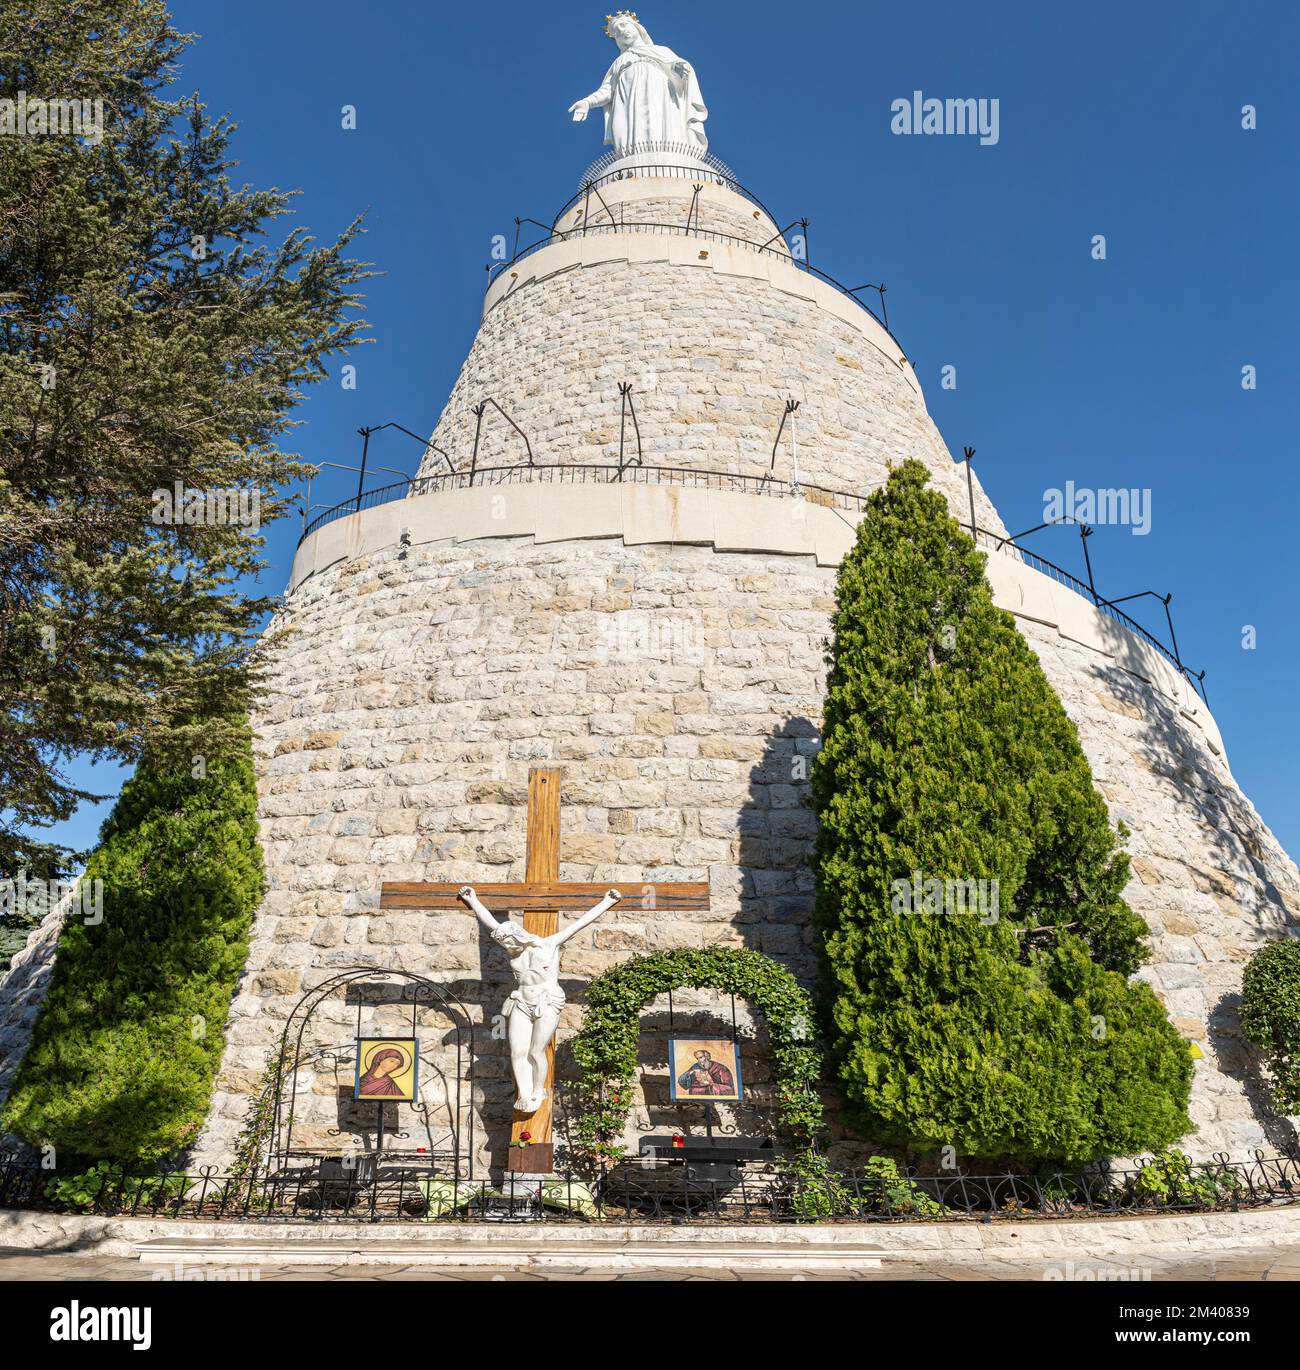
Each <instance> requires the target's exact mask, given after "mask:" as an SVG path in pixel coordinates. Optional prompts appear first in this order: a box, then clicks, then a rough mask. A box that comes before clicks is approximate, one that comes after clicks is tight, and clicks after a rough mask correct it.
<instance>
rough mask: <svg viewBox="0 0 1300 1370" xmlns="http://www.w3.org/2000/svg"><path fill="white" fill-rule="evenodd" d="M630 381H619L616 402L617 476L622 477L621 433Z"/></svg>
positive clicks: (624, 425) (623, 429)
mask: <svg viewBox="0 0 1300 1370" xmlns="http://www.w3.org/2000/svg"><path fill="white" fill-rule="evenodd" d="M631 388H632V383H631V381H620V382H619V387H618V393H619V395H620V396H621V399H620V400H619V404H618V478H619V480H622V479H623V434H624V431H625V430H626V428H627V392H628V391H629V390H631Z"/></svg>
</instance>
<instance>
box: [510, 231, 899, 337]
mask: <svg viewBox="0 0 1300 1370" xmlns="http://www.w3.org/2000/svg"><path fill="white" fill-rule="evenodd" d="M520 222H522V223H531V224H534V225H535V226H537V227H540V228H542V229H543V230H544V231H545V225H540V224H537V222H536V220H528V219H525V220H521V221H520ZM611 233H648V234H662V235H665V236H668V237H673V236H676V237H682V238H699V239H702V240H704V241H706V242H715V243H722V244H726V245H727V246H730V247H739V248H744V249H745V250H746V251H748V252H762V253H766V254H767V255H768V256H771V257H777V258H779V259H780V260H781V261H784V262H786V263H788V264H789V265H790V266H793V267H794V268H795V269H796V270H798V271H804V272H807V273H808V275H810V276H816V277H817V279H818V280H819V281H824V282H825V283H826V284H827V285H829V286H830V287H831V288H832V289H834V290H837V291H839V293H840V294H841V295H844V296H846V297H847V298H848V299H850V300H852V301H853V303H854V304H856V305H857V306H858V308H859V309H862V310H865V311H866V313H868V314H870V315H871V317H872V318H873V319H874V320H875V321H876V322H877V323H878V324H879V325H880V326H881V328H883V329H884V330H885V332H886V333H888V334H889V337H890V338H891V339H892V341H893V343H894V345H895V346H896V347H897V348H898V353H899V356H900V357H905V356H906V355H907V353H906V351H905V350H904V348H903V345H902V343H900V342H899V341H898V338H897V336H896V335H895V334H894V332H893V330H892V329H891V328H890V327H889V321H888V316H887V315H885V314H884V308H883V301H884V293H883V290H882V289H881V287H880V286H874V285H871V286H865V285H864V286H857V287H850V286H847V285H845V284H843V282H841V281H838V280H836V279H835V277H834V276H832V275H830V274H829V273H828V272H825V271H822V270H821V269H820V268H819V267H815V266H813V264H812V263H811V262H809V261H808V260H807V259H806V258H801V257H796V256H794V255H793V254H792V253H790V252H787V251H786V250H785V249H784V248H783V247H778V246H776V244H775V242H774V241H771V240H769V241H768V242H756V241H755V240H753V239H752V238H744V237H741V235H740V234H738V233H723V232H722V231H721V230H719V229H714V228H701V227H700V226H699V224H698V223H694V222H690V221H688V222H687V223H684V224H670V223H664V222H660V221H651V220H633V219H627V220H624V219H620V220H618V221H617V222H609V223H593V224H589V223H587V221H586V219H584V220H583V222H582V223H581V224H579V225H578V226H577V227H575V228H569V229H551V230H550V231H549V232H545V236H544V237H541V238H538V239H536V240H535V241H534V242H531V243H527V244H525V245H524V246H522V247H517V248H516V250H515V254H514V256H513V257H511V258H510V259H509V261H501V262H492V263H491V264H490V265H489V266H488V268H487V270H488V280H489V282H492V281H495V280H497V279H498V278H499V276H500V275H501V273H502V272H503V271H509V270H510V268H511V267H513V266H515V265H517V264H518V263H519V262H521V261H523V260H524V259H525V258H526V257H531V256H532V255H533V253H534V252H540V251H541V250H542V248H544V247H550V246H551V245H552V244H553V243H566V242H568V241H569V240H570V239H572V238H588V237H596V236H598V235H601V234H611ZM859 290H876V291H880V292H881V301H882V308H881V313H880V314H877V313H876V311H875V310H874V309H872V308H871V306H870V305H869V304H867V303H866V302H865V301H864V300H863V299H862V298H861V297H860V296H859V295H858V294H857V291H859ZM882 316H883V317H882Z"/></svg>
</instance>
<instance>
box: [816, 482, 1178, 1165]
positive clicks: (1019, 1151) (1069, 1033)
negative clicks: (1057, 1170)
mask: <svg viewBox="0 0 1300 1370" xmlns="http://www.w3.org/2000/svg"><path fill="white" fill-rule="evenodd" d="M927 479H928V475H927V472H926V470H925V468H924V467H923V466H922V465H921V464H920V463H918V462H914V461H909V462H907V463H905V464H904V465H903V466H902V467H901V468H899V469H897V470H895V471H894V472H893V473H892V474H891V477H890V479H889V481H888V483H887V485H886V486H885V488H883V489H882V490H880V491H878V492H877V493H876V494H874V495H873V496H872V497H871V499H870V501H869V503H868V508H867V512H866V515H865V517H864V518H863V520H862V522H861V523H860V525H859V527H858V534H857V541H856V545H855V546H854V548H853V549H852V551H851V552H850V553H849V555H848V556H847V557H846V558H845V560H844V562H843V565H842V566H841V569H840V574H839V584H838V593H837V606H836V611H835V616H834V640H833V643H832V646H831V650H830V656H829V665H830V673H829V679H828V687H827V699H826V711H825V727H824V736H823V746H822V750H821V753H820V755H819V757H818V758H817V761H816V764H815V766H814V769H813V775H812V780H813V795H814V802H815V805H816V808H817V811H818V815H819V818H820V821H821V834H820V838H819V841H818V845H817V850H816V862H815V864H816V874H817V904H816V915H815V918H816V925H817V928H818V931H819V940H820V944H821V950H822V955H823V967H824V989H825V996H824V997H825V1006H826V1009H827V1015H828V1018H829V1027H830V1036H831V1039H832V1049H833V1056H834V1060H835V1063H836V1066H837V1069H838V1074H839V1079H840V1082H841V1084H842V1086H843V1089H844V1092H845V1094H846V1096H847V1099H848V1101H849V1105H850V1108H851V1109H852V1110H853V1111H854V1112H855V1113H856V1115H857V1118H858V1121H859V1123H860V1124H861V1125H862V1126H863V1127H864V1129H866V1130H867V1131H868V1132H869V1134H870V1135H871V1136H872V1137H874V1138H876V1139H878V1140H880V1141H885V1142H890V1143H894V1144H898V1145H905V1146H909V1147H912V1148H915V1149H918V1150H922V1151H927V1150H935V1149H938V1148H940V1147H944V1146H951V1147H954V1148H955V1149H956V1151H957V1152H958V1153H959V1154H961V1155H965V1156H969V1157H985V1158H994V1157H997V1158H1013V1159H1016V1160H1019V1161H1022V1162H1040V1161H1059V1162H1068V1163H1081V1162H1085V1161H1089V1160H1093V1159H1096V1158H1099V1157H1103V1156H1106V1155H1116V1154H1127V1153H1133V1152H1138V1151H1141V1150H1144V1149H1146V1148H1158V1147H1163V1146H1166V1145H1168V1144H1169V1143H1171V1142H1173V1141H1175V1140H1176V1139H1177V1138H1178V1137H1180V1136H1182V1135H1183V1134H1184V1133H1186V1132H1188V1131H1190V1130H1191V1123H1190V1121H1189V1119H1188V1117H1187V1112H1186V1109H1187V1100H1188V1093H1189V1088H1190V1081H1191V1070H1192V1065H1191V1057H1190V1052H1189V1051H1188V1048H1187V1045H1186V1043H1184V1042H1183V1041H1182V1039H1181V1038H1180V1037H1179V1036H1178V1034H1177V1032H1176V1031H1175V1030H1174V1028H1173V1026H1172V1025H1171V1024H1170V1023H1169V1021H1168V1019H1167V1017H1166V1015H1165V1013H1164V1011H1163V1010H1162V1008H1161V1006H1160V1004H1159V1002H1158V1000H1157V999H1156V997H1155V995H1154V994H1153V993H1152V991H1151V989H1150V988H1149V987H1148V986H1147V985H1145V984H1141V983H1131V982H1130V980H1129V978H1128V977H1129V976H1130V975H1131V973H1132V972H1133V971H1134V970H1136V969H1137V967H1138V966H1139V965H1140V964H1141V962H1142V961H1143V959H1144V958H1145V956H1146V954H1147V952H1146V947H1145V942H1144V938H1145V932H1146V928H1145V924H1144V923H1143V922H1142V920H1141V918H1140V917H1139V916H1138V915H1137V914H1135V913H1134V912H1133V911H1132V910H1131V909H1130V908H1129V907H1128V906H1127V904H1125V902H1124V900H1123V898H1122V895H1121V891H1122V890H1123V888H1124V885H1125V884H1126V882H1127V879H1128V858H1127V856H1126V855H1125V853H1124V852H1123V850H1122V848H1121V847H1120V845H1119V841H1118V840H1117V835H1116V834H1115V832H1114V831H1113V830H1112V829H1111V827H1110V824H1109V821H1108V816H1107V813H1106V808H1105V804H1104V803H1103V801H1102V799H1101V797H1100V796H1099V795H1098V794H1097V792H1096V790H1095V789H1094V787H1093V784H1092V776H1091V772H1090V770H1089V767H1088V763H1087V760H1086V758H1085V757H1084V754H1083V751H1082V748H1081V747H1080V745H1079V739H1078V735H1077V733H1076V730H1075V728H1074V725H1073V724H1072V723H1071V722H1070V720H1069V718H1068V717H1067V716H1066V713H1065V710H1064V709H1063V708H1062V706H1061V703H1060V701H1059V700H1058V699H1057V697H1056V695H1055V693H1054V692H1053V690H1052V688H1051V686H1050V684H1049V683H1048V681H1047V678H1046V676H1045V675H1044V674H1043V671H1042V668H1041V667H1040V665H1039V663H1038V661H1037V659H1036V658H1035V656H1034V654H1033V652H1032V651H1031V649H1030V648H1029V646H1028V644H1027V643H1026V642H1025V640H1024V639H1023V638H1022V637H1021V635H1020V633H1019V632H1018V631H1017V629H1016V627H1015V624H1014V621H1013V620H1012V618H1011V616H1010V615H1009V614H1007V613H1005V612H1004V611H1002V610H1000V609H998V608H997V607H996V606H995V605H994V603H993V599H992V594H991V591H990V588H989V584H988V581H987V580H986V578H985V576H984V557H983V554H982V553H980V552H979V551H977V549H976V547H975V545H974V543H973V542H972V541H971V539H970V538H969V537H968V536H967V535H966V534H965V533H963V532H962V530H961V529H960V527H959V526H958V525H957V523H956V522H955V521H954V520H953V519H952V518H951V517H950V516H949V514H948V509H947V505H946V503H945V502H944V500H943V498H942V497H941V496H940V495H939V494H937V493H936V492H934V491H932V490H928V489H927V488H926V482H927ZM950 882H963V883H962V884H960V885H955V884H952V883H950ZM965 882H977V883H975V884H974V885H971V884H967V883H965ZM918 886H919V888H918ZM972 896H973V897H972ZM995 906H996V907H995Z"/></svg>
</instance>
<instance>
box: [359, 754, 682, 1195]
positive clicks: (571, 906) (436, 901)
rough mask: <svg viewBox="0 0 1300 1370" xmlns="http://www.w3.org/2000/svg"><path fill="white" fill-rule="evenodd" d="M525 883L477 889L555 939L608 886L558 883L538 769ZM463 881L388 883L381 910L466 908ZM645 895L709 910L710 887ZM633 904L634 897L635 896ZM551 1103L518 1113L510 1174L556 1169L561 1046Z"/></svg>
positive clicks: (554, 810) (547, 788)
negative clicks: (567, 917) (572, 914)
mask: <svg viewBox="0 0 1300 1370" xmlns="http://www.w3.org/2000/svg"><path fill="white" fill-rule="evenodd" d="M525 854H526V855H525V862H524V879H523V880H522V881H520V882H514V883H508V884H495V885H475V886H474V888H475V890H476V891H477V892H478V897H479V898H480V899H481V900H482V901H483V902H484V904H486V905H487V906H488V907H489V908H490V909H492V910H493V912H497V911H499V910H504V911H508V912H509V913H511V914H515V913H521V914H522V915H523V924H524V928H525V930H526V931H528V932H533V933H536V934H537V935H538V936H539V937H549V936H550V935H551V934H552V933H553V932H555V931H556V929H557V928H558V926H559V916H560V911H561V910H564V911H566V912H568V911H571V910H586V909H588V908H589V907H591V905H592V904H594V903H597V902H598V901H599V900H600V898H601V896H602V895H603V894H604V893H605V891H606V889H607V888H608V884H607V883H606V884H584V883H581V882H577V881H562V880H561V879H560V772H559V771H558V770H551V769H543V768H541V767H534V768H532V769H531V770H530V771H529V772H528V828H527V835H526V837H525ZM463 883H464V882H463V881H448V882H443V883H435V884H424V883H419V882H405V881H392V880H390V881H385V883H384V885H383V886H382V888H381V890H380V895H379V907H380V908H381V909H442V910H451V909H455V910H457V911H459V910H461V909H463V908H464V905H463V904H462V903H461V901H460V898H459V894H460V890H461V888H462V885H463ZM639 889H640V891H641V897H642V901H643V906H644V905H645V902H646V901H650V900H653V907H654V908H656V909H667V910H673V911H682V912H685V911H688V910H699V909H707V908H708V907H709V885H708V881H700V882H698V883H691V882H687V881H668V882H663V883H661V882H659V881H657V880H645V881H642V882H640V886H639ZM631 898H632V899H635V898H636V894H632V896H631ZM546 1057H547V1066H546V1098H545V1100H544V1102H543V1103H542V1106H541V1107H540V1108H539V1109H538V1110H537V1111H536V1112H535V1113H531V1114H528V1113H520V1112H518V1110H516V1111H515V1115H514V1121H513V1124H512V1126H511V1129H510V1140H511V1142H512V1143H518V1142H520V1141H521V1140H522V1134H523V1133H525V1132H527V1133H528V1134H529V1136H530V1138H531V1139H532V1140H531V1143H530V1145H528V1146H519V1145H512V1146H511V1147H510V1150H509V1153H508V1159H507V1166H506V1168H507V1169H508V1170H513V1171H516V1172H524V1173H529V1174H539V1173H541V1174H544V1173H547V1172H549V1171H550V1170H551V1169H552V1165H553V1156H554V1146H553V1144H552V1141H551V1093H552V1090H553V1087H554V1083H555V1040H554V1038H552V1039H551V1044H550V1047H549V1049H548V1051H547V1054H546Z"/></svg>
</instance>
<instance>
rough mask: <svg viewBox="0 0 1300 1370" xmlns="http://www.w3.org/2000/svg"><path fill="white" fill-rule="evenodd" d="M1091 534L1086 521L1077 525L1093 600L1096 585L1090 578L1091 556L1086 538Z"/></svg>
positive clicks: (1095, 596)
mask: <svg viewBox="0 0 1300 1370" xmlns="http://www.w3.org/2000/svg"><path fill="white" fill-rule="evenodd" d="M1091 536H1092V529H1091V528H1089V527H1088V525H1087V524H1086V523H1081V524H1080V525H1079V541H1080V542H1082V543H1083V562H1084V565H1085V566H1087V568H1088V590H1089V591H1090V593H1091V594H1092V597H1093V599H1094V600H1096V599H1097V587H1096V585H1094V584H1093V580H1092V558H1091V557H1090V556H1089V555H1088V539H1089V538H1090V537H1091Z"/></svg>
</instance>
